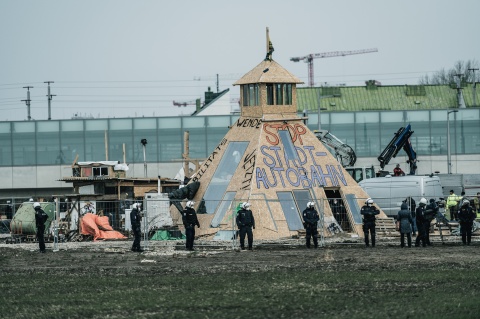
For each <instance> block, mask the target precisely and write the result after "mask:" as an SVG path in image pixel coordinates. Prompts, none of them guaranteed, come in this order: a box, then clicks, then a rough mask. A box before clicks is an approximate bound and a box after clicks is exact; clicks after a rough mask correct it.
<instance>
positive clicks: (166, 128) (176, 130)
mask: <svg viewBox="0 0 480 319" xmlns="http://www.w3.org/2000/svg"><path fill="white" fill-rule="evenodd" d="M184 130H185V131H189V130H190V129H189V128H183V129H182V118H180V117H176V118H159V119H158V156H159V161H160V162H163V161H169V160H172V159H177V158H180V157H181V154H183V135H184ZM190 143H192V142H191V140H190ZM179 156H180V157H179ZM190 157H191V158H195V157H193V156H192V155H191V154H190Z"/></svg>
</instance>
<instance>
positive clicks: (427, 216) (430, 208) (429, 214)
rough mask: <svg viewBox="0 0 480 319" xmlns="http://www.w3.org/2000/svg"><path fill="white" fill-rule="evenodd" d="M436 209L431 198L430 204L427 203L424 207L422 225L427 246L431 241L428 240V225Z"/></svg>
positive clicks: (435, 214)
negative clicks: (423, 221)
mask: <svg viewBox="0 0 480 319" xmlns="http://www.w3.org/2000/svg"><path fill="white" fill-rule="evenodd" d="M438 210H439V209H438V206H437V204H436V203H435V200H434V199H433V198H432V199H430V204H428V205H427V207H426V209H425V216H424V217H425V224H424V225H423V226H424V230H425V242H426V243H427V245H428V246H432V243H431V242H430V225H431V224H432V220H434V219H435V216H437V213H438Z"/></svg>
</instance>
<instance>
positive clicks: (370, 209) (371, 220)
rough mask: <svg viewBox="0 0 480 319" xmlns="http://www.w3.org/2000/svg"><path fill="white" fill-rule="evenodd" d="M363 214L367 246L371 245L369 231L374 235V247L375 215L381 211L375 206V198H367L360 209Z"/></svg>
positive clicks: (373, 241)
mask: <svg viewBox="0 0 480 319" xmlns="http://www.w3.org/2000/svg"><path fill="white" fill-rule="evenodd" d="M360 214H361V215H363V234H364V236H365V246H366V247H369V246H370V242H369V238H368V237H369V233H370V235H371V236H372V247H375V216H376V215H378V214H380V211H379V210H378V209H377V208H376V207H375V206H373V199H371V198H367V200H366V201H365V205H363V207H362V209H361V210H360Z"/></svg>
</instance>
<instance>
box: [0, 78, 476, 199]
mask: <svg viewBox="0 0 480 319" xmlns="http://www.w3.org/2000/svg"><path fill="white" fill-rule="evenodd" d="M229 94H230V92H229V90H225V91H222V92H218V93H213V92H211V91H210V90H209V91H208V92H206V94H205V96H206V97H207V95H208V102H207V101H206V102H207V103H205V104H204V105H203V106H202V107H200V106H199V107H198V108H197V111H195V113H194V115H192V116H176V117H142V118H98V119H66V120H35V121H9V122H0V140H1V141H2V143H1V144H0V178H1V180H2V183H1V185H0V198H1V199H2V203H3V202H4V201H5V200H6V199H8V198H12V197H31V196H37V197H38V196H51V194H65V193H72V185H71V184H69V183H65V182H63V181H61V179H62V178H64V177H68V176H72V164H73V162H74V160H75V158H76V157H77V156H78V161H103V160H109V161H119V162H123V161H124V159H125V162H126V164H128V167H129V170H128V171H127V177H144V175H145V174H146V175H147V176H148V177H152V178H156V177H158V176H162V177H166V178H174V177H175V176H176V173H177V172H178V171H179V170H180V169H181V168H182V166H183V165H182V154H183V151H184V132H185V131H189V133H190V139H189V156H190V158H192V159H197V160H200V161H201V160H202V159H205V158H207V157H208V155H209V154H210V153H211V152H212V150H213V149H214V148H215V147H216V146H217V145H218V143H219V142H220V140H221V139H222V137H223V136H224V135H225V134H226V133H227V131H228V130H229V126H232V125H234V124H235V123H236V121H237V119H238V118H239V114H235V113H234V112H233V111H232V108H231V107H229V106H228V105H227V104H228V103H226V102H225V101H226V100H228V99H226V98H225V97H226V96H228V95H229ZM475 95H476V92H475V86H474V85H473V84H472V83H465V84H463V85H462V88H457V87H455V86H453V87H452V86H449V85H426V86H422V85H398V86H382V85H381V84H380V83H378V82H376V81H373V80H371V81H366V84H365V86H355V87H348V86H338V87H329V86H322V87H303V88H302V87H301V88H297V99H298V105H297V111H298V114H299V115H300V116H305V117H307V118H308V121H307V125H308V127H309V128H310V129H311V130H315V129H317V128H320V126H321V128H322V129H325V130H329V131H330V132H332V133H333V134H335V136H337V137H338V138H340V139H341V140H342V141H343V142H345V143H346V144H348V145H350V146H351V147H352V148H353V149H354V150H355V152H356V155H357V164H356V165H358V166H362V165H365V166H371V165H374V166H378V160H377V156H378V155H379V154H380V152H381V151H382V149H383V148H384V147H385V145H386V144H387V143H388V141H390V139H391V138H392V136H393V134H394V133H395V132H396V131H397V130H398V128H400V127H403V126H405V125H407V124H408V123H410V124H411V126H412V130H413V131H414V134H413V135H412V137H411V143H412V145H413V147H414V148H415V151H416V152H417V155H418V160H419V162H418V170H417V174H430V173H433V172H440V173H447V171H448V169H447V157H448V144H449V142H450V156H451V163H452V165H451V172H452V173H465V174H467V173H476V172H475V171H474V170H475V167H476V166H477V165H478V162H479V161H480V125H479V124H480V108H478V107H476V106H475V104H476V98H475V97H476V96H475ZM205 100H207V99H205ZM219 104H221V105H223V107H218V105H219ZM59 107H61V106H59ZM213 109H215V114H217V115H211V113H212V112H209V111H208V110H213ZM457 111H458V112H457ZM232 113H233V114H232ZM222 114H223V115H222ZM319 120H320V123H321V125H319ZM448 130H450V141H449V138H448V135H447V131H448ZM142 139H146V140H147V141H148V143H147V144H146V148H145V156H144V152H143V145H142V144H141V140H142ZM405 162H406V157H405V156H404V154H403V153H402V151H401V152H400V153H399V155H398V156H397V157H396V158H394V159H393V160H392V161H391V162H390V163H389V165H387V167H386V169H390V170H391V169H392V168H393V167H394V166H395V164H397V163H400V165H402V166H406V165H407V164H405ZM145 172H146V173H145ZM0 204H1V203H0Z"/></svg>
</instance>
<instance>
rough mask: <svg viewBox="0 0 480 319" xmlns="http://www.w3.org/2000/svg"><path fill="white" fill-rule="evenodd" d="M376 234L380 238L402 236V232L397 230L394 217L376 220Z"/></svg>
mask: <svg viewBox="0 0 480 319" xmlns="http://www.w3.org/2000/svg"><path fill="white" fill-rule="evenodd" d="M375 232H376V233H377V235H380V236H389V237H391V236H400V232H399V231H397V230H396V229H395V219H394V218H393V217H386V218H377V219H376V220H375Z"/></svg>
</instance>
